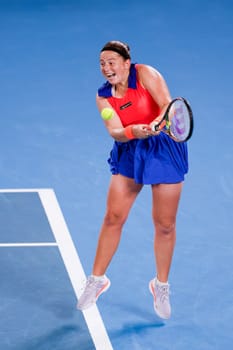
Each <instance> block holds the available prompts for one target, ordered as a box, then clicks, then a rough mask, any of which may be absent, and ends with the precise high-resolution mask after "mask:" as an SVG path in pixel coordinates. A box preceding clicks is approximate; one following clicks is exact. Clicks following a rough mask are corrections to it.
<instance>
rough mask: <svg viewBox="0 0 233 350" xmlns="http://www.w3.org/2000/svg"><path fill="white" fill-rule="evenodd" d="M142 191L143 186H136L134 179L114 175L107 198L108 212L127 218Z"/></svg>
mask: <svg viewBox="0 0 233 350" xmlns="http://www.w3.org/2000/svg"><path fill="white" fill-rule="evenodd" d="M141 189H142V185H140V184H136V183H135V181H134V179H131V178H128V177H126V176H122V175H120V174H117V175H112V178H111V181H110V186H109V191H108V197H107V211H108V212H113V213H114V214H115V215H119V216H125V217H127V215H128V212H129V210H130V208H131V206H132V205H133V202H134V200H135V199H136V197H137V195H138V193H139V192H140V191H141Z"/></svg>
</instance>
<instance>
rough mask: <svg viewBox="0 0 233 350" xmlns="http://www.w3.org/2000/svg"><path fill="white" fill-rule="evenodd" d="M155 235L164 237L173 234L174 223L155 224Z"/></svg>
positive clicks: (162, 222)
mask: <svg viewBox="0 0 233 350" xmlns="http://www.w3.org/2000/svg"><path fill="white" fill-rule="evenodd" d="M155 227H156V233H157V234H160V235H163V236H165V237H171V236H172V235H174V234H175V230H176V223H175V222H174V221H158V222H156V223H155Z"/></svg>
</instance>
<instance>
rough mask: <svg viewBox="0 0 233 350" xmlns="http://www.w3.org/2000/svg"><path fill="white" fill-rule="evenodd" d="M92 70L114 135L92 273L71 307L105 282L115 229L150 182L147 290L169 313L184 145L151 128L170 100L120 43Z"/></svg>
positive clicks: (152, 72)
mask: <svg viewBox="0 0 233 350" xmlns="http://www.w3.org/2000/svg"><path fill="white" fill-rule="evenodd" d="M100 69H101V72H102V74H103V76H104V78H105V79H106V82H105V83H104V85H103V86H101V87H100V88H99V90H98V93H97V97H96V101H97V107H98V109H99V111H100V112H101V111H102V110H103V108H106V107H108V108H112V109H113V110H114V114H113V117H112V118H111V119H109V120H105V121H104V123H105V126H106V128H107V130H108V132H109V134H110V135H111V137H112V138H113V140H114V144H113V148H112V150H111V153H110V158H109V160H108V163H109V166H110V170H111V173H112V177H111V181H110V186H109V191H108V196H107V208H106V213H105V216H104V220H103V224H102V227H101V230H100V234H99V240H98V245H97V251H96V256H95V260H94V264H93V270H92V274H91V275H90V276H89V277H88V279H87V282H86V286H85V289H84V292H83V294H82V295H81V297H80V299H79V301H78V305H77V307H78V309H80V310H85V309H87V308H88V307H90V306H91V305H93V303H95V302H96V301H97V299H98V297H99V296H100V295H101V294H102V293H103V292H105V291H106V290H107V289H108V288H109V286H110V280H109V278H108V277H107V276H106V275H105V273H106V270H107V268H108V266H109V264H110V262H111V260H112V258H113V256H114V253H115V252H116V250H117V247H118V244H119V241H120V238H121V233H122V228H123V226H124V223H125V222H126V220H127V217H128V214H129V212H130V209H131V207H132V205H133V203H134V201H135V199H136V197H137V195H138V194H139V192H140V191H141V189H142V187H143V185H150V186H151V190H152V219H153V224H154V231H155V238H154V254H155V277H154V278H153V279H152V280H151V281H150V282H149V290H150V292H151V293H152V296H153V303H154V309H155V312H156V313H157V315H158V316H159V317H161V318H164V319H168V318H170V316H171V306H170V300H169V282H168V277H169V271H170V267H171V262H172V256H173V252H174V247H175V240H176V215H177V209H178V204H179V199H180V195H181V191H182V184H183V181H184V177H185V174H186V173H187V171H188V154H187V144H186V143H177V142H175V141H174V140H172V139H171V138H170V137H169V136H167V135H166V134H164V133H162V132H160V133H159V132H154V131H152V130H154V129H153V126H154V124H155V123H156V122H157V121H158V119H159V118H161V116H162V115H163V113H164V111H165V110H166V108H167V106H168V104H169V102H170V101H171V96H170V93H169V90H168V87H167V84H166V82H165V80H164V78H163V77H162V75H161V74H160V73H159V72H158V71H157V70H156V69H154V68H153V67H151V66H148V65H144V64H132V63H131V57H130V49H129V46H128V45H127V44H125V43H123V42H120V41H110V42H108V43H107V44H106V45H104V47H103V48H102V50H101V52H100ZM135 273H136V272H135Z"/></svg>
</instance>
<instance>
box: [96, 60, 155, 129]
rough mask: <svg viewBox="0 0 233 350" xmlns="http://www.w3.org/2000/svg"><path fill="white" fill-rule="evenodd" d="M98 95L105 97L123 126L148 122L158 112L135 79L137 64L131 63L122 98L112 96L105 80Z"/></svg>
mask: <svg viewBox="0 0 233 350" xmlns="http://www.w3.org/2000/svg"><path fill="white" fill-rule="evenodd" d="M98 95H99V96H102V97H106V98H107V99H108V101H109V103H110V104H111V106H112V107H113V109H114V110H115V111H116V113H117V114H118V116H119V117H120V119H121V122H122V124H123V126H124V127H126V126H127V125H130V124H149V123H151V122H152V120H154V119H155V118H156V117H157V116H158V115H159V114H160V108H159V106H158V104H157V103H156V102H155V101H154V99H153V98H152V96H151V95H150V93H149V92H148V91H147V90H146V89H145V88H144V87H143V86H142V85H141V84H140V82H139V81H138V79H137V65H135V64H131V67H130V74H129V79H128V89H127V91H126V93H125V96H124V97H122V98H118V97H114V96H112V85H111V84H110V83H109V82H106V83H105V84H104V85H103V86H102V87H101V88H100V89H99V90H98Z"/></svg>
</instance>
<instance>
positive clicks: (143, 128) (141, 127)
mask: <svg viewBox="0 0 233 350" xmlns="http://www.w3.org/2000/svg"><path fill="white" fill-rule="evenodd" d="M132 132H133V134H134V136H135V138H136V139H146V138H148V137H149V136H152V135H154V132H153V131H152V130H151V127H150V125H148V124H135V125H133V127H132Z"/></svg>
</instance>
